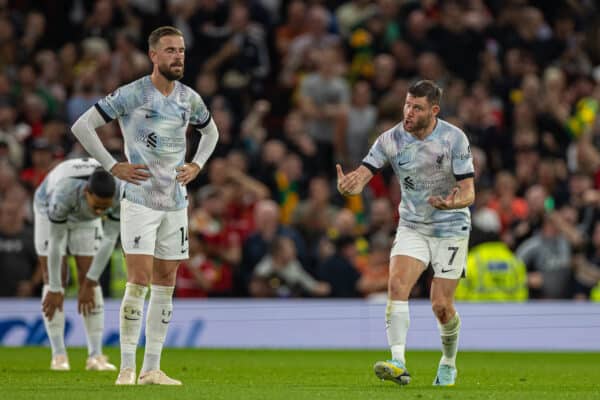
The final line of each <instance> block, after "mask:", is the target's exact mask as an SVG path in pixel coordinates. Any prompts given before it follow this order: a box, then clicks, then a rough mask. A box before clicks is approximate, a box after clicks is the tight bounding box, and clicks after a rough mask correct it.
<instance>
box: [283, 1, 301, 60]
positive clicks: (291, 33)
mask: <svg viewBox="0 0 600 400" xmlns="http://www.w3.org/2000/svg"><path fill="white" fill-rule="evenodd" d="M305 32H306V3H305V2H304V1H302V0H292V1H290V2H289V3H288V5H287V10H286V20H285V22H284V23H283V24H282V25H281V26H279V27H278V28H277V30H276V31H275V45H276V47H277V52H278V53H279V56H280V57H282V58H284V59H285V57H286V55H287V53H288V50H289V48H290V44H291V43H292V41H293V40H294V39H296V38H297V37H298V36H300V35H302V34H304V33H305Z"/></svg>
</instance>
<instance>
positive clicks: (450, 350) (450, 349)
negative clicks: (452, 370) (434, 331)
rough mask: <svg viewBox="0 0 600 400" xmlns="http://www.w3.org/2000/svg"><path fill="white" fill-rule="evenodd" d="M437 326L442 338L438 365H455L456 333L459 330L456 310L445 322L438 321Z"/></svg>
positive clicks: (458, 318)
mask: <svg viewBox="0 0 600 400" xmlns="http://www.w3.org/2000/svg"><path fill="white" fill-rule="evenodd" d="M438 328H439V330H440V336H441V338H442V359H441V360H440V365H441V364H445V365H450V366H451V367H456V352H457V350H458V333H459V331H460V317H459V315H458V312H457V313H456V314H454V316H453V317H452V318H450V321H448V322H447V323H445V324H441V323H440V322H439V321H438Z"/></svg>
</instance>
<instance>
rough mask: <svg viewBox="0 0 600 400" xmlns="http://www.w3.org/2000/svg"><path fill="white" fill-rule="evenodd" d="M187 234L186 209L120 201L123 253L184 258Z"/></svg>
mask: <svg viewBox="0 0 600 400" xmlns="http://www.w3.org/2000/svg"><path fill="white" fill-rule="evenodd" d="M187 235H188V216H187V208H182V209H181V210H175V211H161V210H153V209H151V208H148V207H146V206H143V205H141V204H136V203H132V202H130V201H129V200H127V199H123V200H121V244H122V245H123V251H125V254H146V255H151V256H154V257H156V258H159V259H161V260H185V259H187V258H188V237H187Z"/></svg>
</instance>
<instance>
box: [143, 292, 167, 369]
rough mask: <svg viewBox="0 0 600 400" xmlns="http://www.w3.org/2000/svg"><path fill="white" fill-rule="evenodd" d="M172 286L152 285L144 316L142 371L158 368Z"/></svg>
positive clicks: (165, 332) (165, 333)
mask: <svg viewBox="0 0 600 400" xmlns="http://www.w3.org/2000/svg"><path fill="white" fill-rule="evenodd" d="M174 290H175V287H174V286H159V285H152V286H151V287H150V303H149V304H148V315H147V316H146V351H145V353H144V364H143V365H142V372H147V371H152V370H158V369H160V354H161V352H162V348H163V344H164V342H165V339H166V338H167V330H168V329H169V322H170V321H171V314H172V312H173V291H174Z"/></svg>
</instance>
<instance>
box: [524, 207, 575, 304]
mask: <svg viewBox="0 0 600 400" xmlns="http://www.w3.org/2000/svg"><path fill="white" fill-rule="evenodd" d="M571 228H572V227H571V226H570V225H569V223H568V221H567V220H566V219H565V218H563V217H562V216H561V215H560V214H559V213H558V212H553V213H551V214H547V215H546V216H545V217H544V220H543V223H542V227H541V230H540V231H539V232H538V233H535V234H534V235H533V236H532V237H531V238H529V239H527V240H526V241H525V242H524V243H523V244H521V245H520V246H519V247H518V248H517V251H516V254H517V257H518V258H519V259H521V260H523V262H524V263H525V265H526V266H527V270H528V278H527V280H528V285H529V295H530V297H532V298H542V299H564V298H570V297H572V296H573V294H572V293H573V288H572V282H573V268H572V259H571V249H572V245H573V244H574V242H575V240H574V239H573V238H572V237H570V235H568V233H570V232H569V230H570V229H571Z"/></svg>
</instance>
